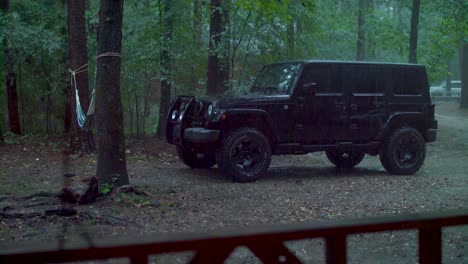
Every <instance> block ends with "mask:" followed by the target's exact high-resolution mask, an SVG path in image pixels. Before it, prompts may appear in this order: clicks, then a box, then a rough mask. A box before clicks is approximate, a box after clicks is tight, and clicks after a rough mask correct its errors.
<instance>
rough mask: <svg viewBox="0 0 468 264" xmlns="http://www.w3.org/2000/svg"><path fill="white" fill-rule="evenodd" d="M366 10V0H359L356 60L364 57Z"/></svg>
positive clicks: (361, 59)
mask: <svg viewBox="0 0 468 264" xmlns="http://www.w3.org/2000/svg"><path fill="white" fill-rule="evenodd" d="M366 11H367V0H359V6H358V27H357V49H356V60H358V61H363V60H365V58H366Z"/></svg>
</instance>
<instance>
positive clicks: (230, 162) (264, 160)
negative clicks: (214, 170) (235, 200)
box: [216, 128, 271, 182]
mask: <svg viewBox="0 0 468 264" xmlns="http://www.w3.org/2000/svg"><path fill="white" fill-rule="evenodd" d="M216 160H217V163H218V167H219V169H220V170H221V171H222V172H223V173H226V174H228V175H230V176H231V177H232V180H233V181H235V182H253V181H255V180H257V179H258V178H259V177H261V176H263V175H264V174H265V173H266V171H267V169H268V167H269V166H270V161H271V148H270V143H269V141H268V139H267V138H266V137H265V136H264V135H263V134H262V133H261V132H260V131H258V130H256V129H252V128H240V129H238V130H235V131H233V132H232V133H230V134H229V135H228V136H227V137H226V138H225V139H224V140H223V141H222V143H221V145H220V146H219V148H218V151H217V153H216Z"/></svg>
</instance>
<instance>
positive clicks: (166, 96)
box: [158, 0, 173, 137]
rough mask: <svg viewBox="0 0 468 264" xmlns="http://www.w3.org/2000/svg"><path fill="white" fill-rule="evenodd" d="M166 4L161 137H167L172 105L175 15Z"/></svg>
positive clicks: (169, 5)
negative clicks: (167, 124) (172, 46)
mask: <svg viewBox="0 0 468 264" xmlns="http://www.w3.org/2000/svg"><path fill="white" fill-rule="evenodd" d="M164 4H165V5H164V11H163V14H164V21H163V24H164V35H163V37H162V41H161V46H162V50H161V68H162V70H163V74H162V80H161V97H160V103H159V123H158V135H159V137H165V135H166V117H167V115H168V111H169V107H170V103H171V89H172V58H171V54H170V51H171V50H170V47H171V44H172V37H173V32H172V30H173V14H172V9H171V4H170V2H169V1H168V0H166V1H165V2H164Z"/></svg>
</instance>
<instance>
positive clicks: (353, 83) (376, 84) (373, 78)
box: [343, 66, 385, 94]
mask: <svg viewBox="0 0 468 264" xmlns="http://www.w3.org/2000/svg"><path fill="white" fill-rule="evenodd" d="M343 74H344V77H343V80H344V85H345V86H346V87H347V88H348V89H351V92H352V93H353V94H383V93H384V88H385V84H384V80H383V78H382V76H383V71H382V69H381V68H379V67H372V66H351V67H347V68H345V69H344V70H343Z"/></svg>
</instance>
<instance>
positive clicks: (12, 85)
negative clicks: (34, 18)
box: [0, 0, 21, 135]
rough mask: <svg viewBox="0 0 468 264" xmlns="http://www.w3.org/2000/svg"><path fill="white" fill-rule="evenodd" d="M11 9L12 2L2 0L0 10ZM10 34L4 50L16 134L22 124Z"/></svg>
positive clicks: (10, 115) (10, 114) (10, 117)
mask: <svg viewBox="0 0 468 264" xmlns="http://www.w3.org/2000/svg"><path fill="white" fill-rule="evenodd" d="M9 9H10V3H9V1H8V0H1V1H0V10H1V11H2V12H4V13H7V12H8V10H9ZM7 38H8V34H7V36H6V37H5V38H4V39H3V40H2V42H3V49H4V50H3V52H4V53H5V62H6V68H5V70H6V76H5V81H6V89H7V98H8V124H9V127H10V131H11V132H13V133H15V134H19V135H20V134H21V126H20V119H19V112H18V94H17V90H16V73H15V70H14V61H13V51H12V50H11V49H10V45H9V43H8V39H7Z"/></svg>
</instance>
